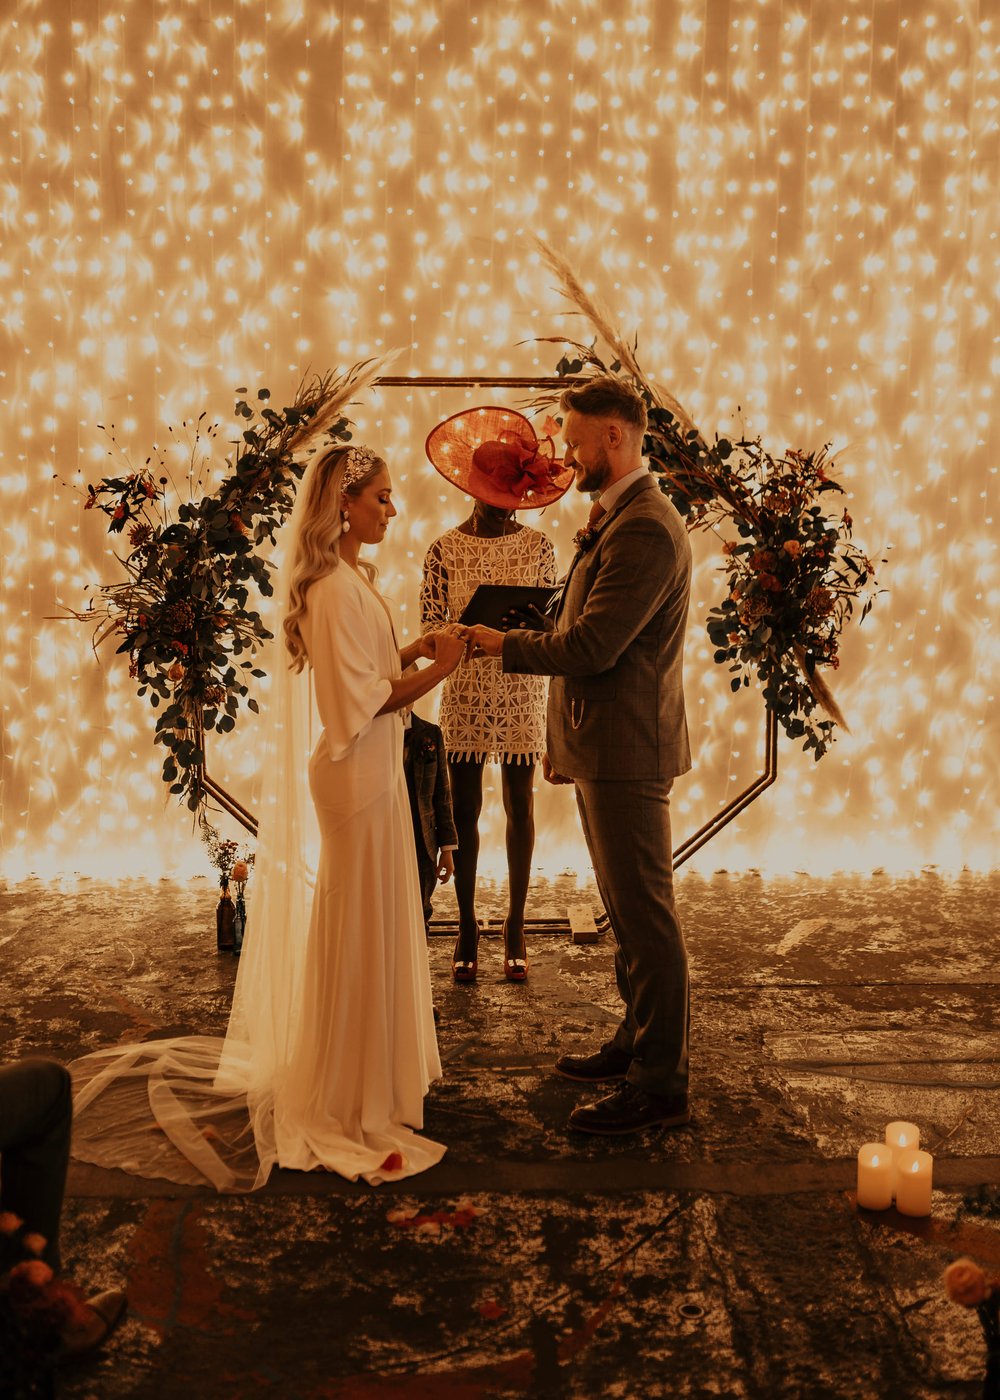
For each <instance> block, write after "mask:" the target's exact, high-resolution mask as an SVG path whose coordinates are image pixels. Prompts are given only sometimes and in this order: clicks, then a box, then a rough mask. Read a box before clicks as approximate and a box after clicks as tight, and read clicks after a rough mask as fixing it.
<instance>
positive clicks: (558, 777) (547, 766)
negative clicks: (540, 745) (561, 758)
mask: <svg viewBox="0 0 1000 1400" xmlns="http://www.w3.org/2000/svg"><path fill="white" fill-rule="evenodd" d="M542 777H543V778H544V779H545V781H546V782H547V783H554V784H555V785H556V786H557V787H558V786H559V784H560V783H572V781H573V779H572V778H564V777H563V775H562V774H561V773H557V772H556V770H555V769H554V768H553V767H552V764H551V762H550V760H549V756H548V754H547V753H546V754H542Z"/></svg>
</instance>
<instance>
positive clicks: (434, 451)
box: [426, 405, 573, 510]
mask: <svg viewBox="0 0 1000 1400" xmlns="http://www.w3.org/2000/svg"><path fill="white" fill-rule="evenodd" d="M545 426H546V428H548V427H549V424H548V423H546V425H545ZM552 426H555V425H554V424H553V425H552ZM426 452H427V456H428V458H429V459H430V462H431V464H432V465H433V466H434V468H435V470H436V471H438V472H440V473H441V475H442V476H443V477H444V478H445V479H446V480H447V481H450V482H451V484H452V485H453V486H457V487H458V489H459V490H460V491H465V492H466V494H467V495H469V496H474V497H475V499H476V500H477V501H482V502H483V504H484V505H488V506H497V507H499V508H500V509H501V510H539V509H541V507H542V506H550V505H551V504H552V502H553V501H558V499H559V497H560V496H561V495H563V493H564V492H565V491H567V490H568V489H569V487H570V484H571V483H572V480H573V469H572V467H567V466H566V465H565V464H564V463H563V462H560V461H559V460H558V458H557V457H556V455H555V444H554V443H553V441H552V438H551V437H550V436H546V437H545V438H542V439H539V438H538V436H537V434H536V433H535V430H534V428H533V427H532V425H531V423H530V422H529V421H528V419H527V418H525V416H524V415H523V414H522V413H518V412H516V410H514V409H512V408H497V407H493V406H489V405H487V406H484V407H481V408H467V409H465V410H464V411H463V412H462V413H455V414H453V415H452V417H450V418H446V419H445V420H444V422H443V423H439V424H438V425H437V427H436V428H433V429H432V430H431V432H430V434H429V435H428V438H427V443H426Z"/></svg>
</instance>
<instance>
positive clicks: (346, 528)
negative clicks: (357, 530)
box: [340, 510, 351, 535]
mask: <svg viewBox="0 0 1000 1400" xmlns="http://www.w3.org/2000/svg"><path fill="white" fill-rule="evenodd" d="M340 532H341V534H342V535H349V534H350V533H351V520H350V516H349V515H348V514H347V511H346V510H345V511H343V512H342V513H341V517H340Z"/></svg>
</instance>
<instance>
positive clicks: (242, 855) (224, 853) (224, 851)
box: [198, 812, 254, 893]
mask: <svg viewBox="0 0 1000 1400" xmlns="http://www.w3.org/2000/svg"><path fill="white" fill-rule="evenodd" d="M198 824H199V826H200V827H201V839H202V841H203V842H204V843H205V847H206V849H207V851H208V859H209V861H210V862H211V864H212V865H214V866H215V868H216V870H218V872H219V888H220V889H222V890H227V889H228V888H229V882H230V880H232V881H233V882H234V883H235V884H236V886H237V887H238V888H239V889H240V892H241V893H242V888H243V886H245V885H246V882H247V881H248V880H249V878H250V871H251V869H252V867H253V861H254V858H253V852H252V851H250V850H249V848H248V847H246V846H241V845H240V843H239V842H238V841H232V840H229V839H223V837H222V836H220V834H219V832H218V830H217V829H216V827H214V826H213V825H212V823H211V822H210V821H209V820H208V818H207V817H206V816H205V814H204V812H202V813H201V814H200V816H199V822H198Z"/></svg>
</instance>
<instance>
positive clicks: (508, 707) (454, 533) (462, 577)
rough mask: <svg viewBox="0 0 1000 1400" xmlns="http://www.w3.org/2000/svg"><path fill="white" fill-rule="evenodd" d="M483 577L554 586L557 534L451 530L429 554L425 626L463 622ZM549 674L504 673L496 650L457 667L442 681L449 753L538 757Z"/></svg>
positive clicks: (425, 578)
mask: <svg viewBox="0 0 1000 1400" xmlns="http://www.w3.org/2000/svg"><path fill="white" fill-rule="evenodd" d="M481 583H497V584H528V585H530V586H531V587H536V588H537V587H554V585H555V583H556V557H555V551H554V550H553V548H552V542H551V540H550V539H549V538H548V537H547V536H546V535H543V534H542V533H541V532H540V531H539V530H532V529H530V528H529V527H528V526H526V525H523V526H522V527H521V528H520V529H519V530H516V531H515V532H514V533H513V534H511V535H500V536H498V537H497V538H496V539H489V538H484V537H483V536H481V535H467V534H465V533H464V531H462V530H459V529H457V528H456V529H454V530H448V531H446V532H445V534H443V535H442V536H441V537H440V539H437V540H435V541H434V543H433V544H432V545H431V547H430V549H429V550H428V551H427V556H426V558H425V559H424V576H423V584H422V586H421V589H420V620H421V627H422V629H423V631H424V632H428V631H430V630H431V629H432V628H434V627H440V626H442V625H443V624H444V623H446V622H457V621H458V619H459V617H460V616H461V614H462V611H463V609H464V608H465V606H466V604H467V603H468V602H469V599H470V598H471V597H472V595H473V593H475V591H476V589H477V588H478V586H479V585H480V584H481ZM546 687H547V681H546V679H545V677H544V676H515V675H505V674H504V670H503V663H502V662H501V660H500V658H499V657H497V656H484V657H476V658H474V659H472V660H471V661H468V662H466V664H465V665H463V666H459V667H458V669H457V670H455V671H453V672H452V673H451V675H450V676H449V677H448V678H447V680H446V681H445V683H444V686H443V687H442V693H441V713H440V716H439V720H438V722H439V724H440V725H441V732H442V734H443V735H444V743H445V748H446V749H447V750H448V756H449V758H458V759H470V758H474V759H482V760H487V759H492V760H495V761H497V762H505V761H507V760H510V761H513V762H521V763H532V762H540V761H541V758H542V755H543V754H544V752H545V695H546Z"/></svg>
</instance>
